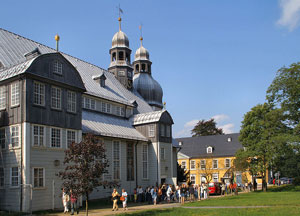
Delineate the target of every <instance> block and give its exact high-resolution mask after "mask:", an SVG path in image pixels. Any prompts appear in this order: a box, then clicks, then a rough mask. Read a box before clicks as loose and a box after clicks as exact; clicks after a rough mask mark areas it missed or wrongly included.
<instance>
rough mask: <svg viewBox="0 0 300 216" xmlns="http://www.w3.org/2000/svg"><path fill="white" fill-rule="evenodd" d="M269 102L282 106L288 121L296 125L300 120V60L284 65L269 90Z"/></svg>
mask: <svg viewBox="0 0 300 216" xmlns="http://www.w3.org/2000/svg"><path fill="white" fill-rule="evenodd" d="M267 100H268V101H269V103H272V104H274V105H277V106H279V107H281V109H282V110H283V111H284V115H285V119H286V120H287V121H288V122H287V123H288V124H289V125H292V126H296V125H298V124H299V122H300V62H298V63H294V64H292V65H290V67H289V68H287V67H282V68H280V69H279V70H278V72H277V75H276V77H275V79H274V80H273V82H272V84H271V85H270V86H269V88H268V90H267Z"/></svg>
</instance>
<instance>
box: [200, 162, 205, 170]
mask: <svg viewBox="0 0 300 216" xmlns="http://www.w3.org/2000/svg"><path fill="white" fill-rule="evenodd" d="M202 162H203V164H202ZM202 166H204V167H202ZM200 169H201V170H205V169H206V160H200Z"/></svg>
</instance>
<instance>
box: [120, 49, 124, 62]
mask: <svg viewBox="0 0 300 216" xmlns="http://www.w3.org/2000/svg"><path fill="white" fill-rule="evenodd" d="M119 60H121V61H122V60H124V52H123V51H120V52H119Z"/></svg>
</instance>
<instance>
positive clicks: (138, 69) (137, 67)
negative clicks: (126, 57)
mask: <svg viewBox="0 0 300 216" xmlns="http://www.w3.org/2000/svg"><path fill="white" fill-rule="evenodd" d="M135 71H136V72H139V71H140V67H139V65H138V64H137V65H135Z"/></svg>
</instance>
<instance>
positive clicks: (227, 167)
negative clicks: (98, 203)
mask: <svg viewBox="0 0 300 216" xmlns="http://www.w3.org/2000/svg"><path fill="white" fill-rule="evenodd" d="M227 160H228V161H229V163H228V164H229V166H226V164H227V163H226V161H227ZM224 167H225V168H226V169H229V168H230V167H231V160H230V158H225V160H224Z"/></svg>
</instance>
